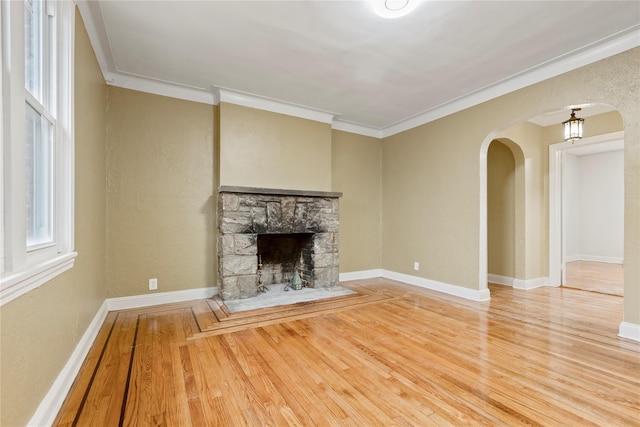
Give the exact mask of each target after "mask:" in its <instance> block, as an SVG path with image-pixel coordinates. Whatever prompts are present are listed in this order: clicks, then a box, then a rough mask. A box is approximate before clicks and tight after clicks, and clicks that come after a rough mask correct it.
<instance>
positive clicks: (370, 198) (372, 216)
mask: <svg viewBox="0 0 640 427" xmlns="http://www.w3.org/2000/svg"><path fill="white" fill-rule="evenodd" d="M332 135H333V137H332V147H331V157H332V172H331V180H332V182H333V185H332V187H333V191H341V192H342V193H343V196H342V198H341V199H340V271H341V272H342V273H344V272H355V271H364V270H374V269H378V268H380V266H381V260H380V255H381V251H382V241H381V238H382V236H381V230H380V227H381V221H382V141H381V140H380V139H378V138H372V137H369V136H362V135H356V134H353V133H347V132H342V131H337V130H334V131H333V132H332Z"/></svg>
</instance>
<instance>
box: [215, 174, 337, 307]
mask: <svg viewBox="0 0 640 427" xmlns="http://www.w3.org/2000/svg"><path fill="white" fill-rule="evenodd" d="M341 196H342V193H339V192H326V191H308V190H286V189H272V188H255V187H233V186H220V188H219V189H218V286H219V289H220V295H221V296H222V298H223V299H236V298H248V297H252V296H255V295H256V293H257V285H258V277H259V275H258V260H259V257H258V256H259V255H260V253H259V252H258V242H259V239H264V238H262V237H260V236H264V235H290V236H293V235H298V236H301V235H307V237H305V239H306V240H304V242H305V243H304V245H303V247H302V248H301V249H299V250H300V255H299V256H296V257H295V260H296V261H297V260H298V259H299V260H300V261H299V262H297V264H296V265H297V267H296V268H298V269H299V270H300V274H301V276H302V280H303V282H304V283H305V285H306V286H309V287H320V288H324V287H332V286H335V285H337V284H338V275H339V269H338V260H339V256H338V247H339V241H338V234H339V221H340V220H339V207H338V204H339V198H340V197H341ZM309 236H311V237H309ZM296 238H297V237H296ZM262 241H263V242H264V241H265V240H262ZM267 253H268V252H267ZM266 264H267V263H266V259H265V271H266V270H267V265H266ZM276 264H277V263H274V264H271V265H272V266H275V265H276ZM272 271H276V269H275V267H274V269H273V270H272ZM278 274H279V273H278ZM265 283H267V282H266V281H265ZM267 284H268V283H267Z"/></svg>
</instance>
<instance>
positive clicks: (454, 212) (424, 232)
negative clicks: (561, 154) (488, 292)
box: [382, 48, 640, 324]
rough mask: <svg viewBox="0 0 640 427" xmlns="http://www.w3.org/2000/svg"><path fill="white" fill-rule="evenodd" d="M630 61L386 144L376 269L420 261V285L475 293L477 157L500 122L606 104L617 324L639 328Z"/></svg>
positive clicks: (639, 94) (637, 165)
mask: <svg viewBox="0 0 640 427" xmlns="http://www.w3.org/2000/svg"><path fill="white" fill-rule="evenodd" d="M639 59H640V49H638V48H636V49H633V50H631V51H627V52H624V53H622V54H619V55H615V56H613V57H610V58H607V59H605V60H602V61H599V62H597V63H594V64H591V65H588V66H585V67H583V68H580V69H577V70H574V71H572V72H570V73H566V74H564V75H561V76H558V77H555V78H552V79H549V80H546V81H543V82H541V83H538V84H535V85H532V86H529V87H527V88H524V89H521V90H518V91H515V92H512V93H510V94H507V95H504V96H501V97H499V98H496V99H493V100H491V101H488V102H485V103H483V104H480V105H478V106H475V107H472V108H469V109H467V110H464V111H461V112H459V113H456V114H453V115H451V116H447V117H444V118H442V119H439V120H437V121H434V122H431V123H428V124H425V125H423V126H420V127H418V128H414V129H411V130H408V131H406V132H403V133H401V134H398V135H394V136H392V137H389V138H385V140H384V141H383V157H382V158H383V177H384V179H383V194H384V204H383V218H384V220H383V227H382V234H383V237H382V241H383V250H382V263H383V267H384V268H385V269H388V270H392V271H397V272H400V273H406V274H414V275H416V272H413V271H411V265H412V262H413V261H420V262H421V270H420V272H417V273H418V274H417V275H419V276H420V277H425V278H430V279H433V280H439V281H443V282H446V283H450V284H454V285H460V286H464V287H467V288H471V289H478V288H480V286H482V283H483V282H484V279H483V278H482V277H480V276H481V275H480V274H479V272H481V271H482V269H481V268H480V250H479V245H480V217H481V215H480V209H479V206H480V197H479V194H480V154H481V152H482V150H483V149H484V150H486V147H487V146H488V142H490V141H491V140H492V139H493V136H494V135H497V134H498V133H499V130H500V129H505V128H507V127H508V125H507V124H509V123H517V122H518V121H520V120H522V119H525V118H528V117H533V116H534V115H536V114H537V113H541V112H545V111H552V110H556V109H559V108H563V107H566V106H569V105H575V104H583V103H604V104H609V105H612V106H614V107H615V108H617V109H618V110H619V111H620V113H621V116H622V119H623V122H624V130H625V310H624V320H625V321H627V322H630V323H635V324H639V323H640V270H639V266H640V238H639V236H640V197H639V196H640V151H639V148H640V124H639V121H640V103H638V99H640V86H639V84H638V77H637V76H638V72H639V70H640V61H639ZM458 122H459V123H464V126H460V125H458ZM483 147H484V148H483ZM540 156H541V159H542V160H541V163H544V162H545V161H546V160H544V159H545V156H543V155H540ZM547 167H548V166H547ZM535 168H537V169H539V170H545V166H538V165H536V166H535ZM545 179H546V178H543V188H544V182H545V181H544V180H545ZM543 198H544V196H543ZM399 207H401V208H399ZM538 231H539V232H541V233H544V230H543V229H539V230H538ZM547 251H548V249H547ZM541 255H542V256H541V258H542V259H545V258H548V255H547V254H546V253H545V254H541ZM423 266H424V268H422V267H423Z"/></svg>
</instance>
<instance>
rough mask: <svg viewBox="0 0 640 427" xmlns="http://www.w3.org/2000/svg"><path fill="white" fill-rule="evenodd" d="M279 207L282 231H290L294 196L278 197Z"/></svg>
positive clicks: (293, 210) (291, 230) (292, 223)
mask: <svg viewBox="0 0 640 427" xmlns="http://www.w3.org/2000/svg"><path fill="white" fill-rule="evenodd" d="M280 209H281V213H282V232H283V233H292V232H293V225H294V218H295V217H294V214H295V211H296V198H295V197H282V199H280Z"/></svg>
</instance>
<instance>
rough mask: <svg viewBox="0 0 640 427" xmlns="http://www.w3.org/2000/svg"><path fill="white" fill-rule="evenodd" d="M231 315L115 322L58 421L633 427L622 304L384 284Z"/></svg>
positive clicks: (636, 388) (140, 313) (156, 314)
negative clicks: (483, 298)
mask: <svg viewBox="0 0 640 427" xmlns="http://www.w3.org/2000/svg"><path fill="white" fill-rule="evenodd" d="M344 285H347V286H348V287H350V288H352V289H354V290H356V291H358V292H360V294H358V295H354V296H350V297H340V298H337V299H335V300H332V301H328V302H326V301H325V302H321V303H305V304H299V305H296V306H293V307H286V308H273V309H263V310H257V311H253V312H245V313H234V314H231V313H229V312H228V311H226V310H225V308H224V306H223V305H221V303H220V302H219V301H216V300H215V299H211V300H201V301H193V302H189V303H181V304H170V305H164V306H158V307H153V308H146V309H137V310H128V311H120V312H111V313H110V314H109V315H108V318H107V320H106V321H105V324H104V326H103V328H102V330H101V332H100V334H99V336H98V337H97V339H96V342H95V344H94V346H93V348H92V350H91V352H90V354H89V356H88V358H87V360H86V362H85V365H84V367H83V369H82V371H81V372H80V374H79V375H78V378H77V380H76V383H75V385H74V386H73V388H72V390H71V392H70V393H69V396H68V398H67V400H66V401H65V403H64V405H63V408H62V410H61V411H60V413H59V415H58V418H57V420H56V423H55V425H59V426H70V425H72V426H118V425H126V426H160V425H162V426H290V425H291V426H323V427H324V426H430V425H434V426H440V425H442V426H460V425H473V426H477V425H491V426H495V425H498V426H500V425H504V426H519V425H529V426H591V425H598V426H634V425H635V426H637V425H640V343H638V342H634V341H631V340H627V339H623V338H619V337H617V332H618V325H619V323H620V321H621V320H622V301H623V299H622V298H621V297H618V296H613V295H604V294H596V293H593V292H585V291H581V290H576V289H570V288H539V289H535V290H529V291H520V290H514V289H512V288H510V287H505V286H493V285H491V286H490V289H491V301H490V302H484V303H476V302H471V301H467V300H463V299H459V298H454V297H450V296H447V295H444V294H439V293H436V292H432V291H428V290H424V289H420V288H416V287H412V286H408V285H404V284H401V283H398V282H394V281H391V280H386V279H372V280H366V281H354V282H347V283H344Z"/></svg>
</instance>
